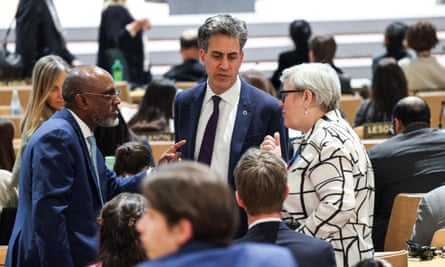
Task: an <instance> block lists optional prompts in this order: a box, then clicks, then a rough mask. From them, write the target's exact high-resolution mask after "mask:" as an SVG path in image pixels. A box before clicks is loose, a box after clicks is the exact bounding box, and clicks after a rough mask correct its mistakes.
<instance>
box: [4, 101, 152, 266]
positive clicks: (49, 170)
mask: <svg viewBox="0 0 445 267" xmlns="http://www.w3.org/2000/svg"><path fill="white" fill-rule="evenodd" d="M97 165H98V171H99V176H100V188H101V191H102V197H103V199H104V201H106V200H109V199H111V198H112V197H113V196H115V195H116V194H118V193H120V192H123V191H137V190H138V189H139V182H140V180H141V179H142V178H143V177H144V173H141V174H138V175H136V176H134V177H131V178H128V179H117V178H116V175H115V173H114V172H112V171H110V170H108V169H107V168H106V167H105V164H104V159H103V156H102V154H101V153H100V151H98V153H97ZM19 188H20V189H19V190H20V196H19V205H18V210H17V217H16V221H15V225H14V229H13V232H12V235H11V239H10V240H9V245H8V248H9V249H8V254H7V259H6V266H11V267H13V266H23V267H25V266H44V265H45V263H48V266H64V267H70V266H85V265H86V264H87V263H88V262H91V261H93V260H94V257H95V253H96V251H97V247H98V239H97V233H98V228H97V223H96V219H97V216H98V214H99V211H100V209H101V203H100V197H99V190H98V184H97V180H96V175H95V172H94V167H93V163H92V162H91V159H90V156H89V153H88V148H87V145H86V143H85V139H84V137H83V136H82V133H81V130H80V128H79V126H78V124H77V122H76V121H75V119H74V117H73V116H72V114H71V113H70V112H69V111H68V110H67V109H63V110H62V111H60V112H58V113H56V114H54V115H53V116H52V117H51V118H50V119H49V120H48V121H46V122H45V123H44V124H42V126H40V128H39V129H38V130H37V131H36V132H35V133H34V134H33V135H32V137H31V139H30V140H29V143H28V145H27V146H26V149H25V152H24V154H23V160H22V165H21V172H20V187H19ZM14 249H15V251H16V253H17V255H16V256H15V257H14V256H13V250H14Z"/></svg>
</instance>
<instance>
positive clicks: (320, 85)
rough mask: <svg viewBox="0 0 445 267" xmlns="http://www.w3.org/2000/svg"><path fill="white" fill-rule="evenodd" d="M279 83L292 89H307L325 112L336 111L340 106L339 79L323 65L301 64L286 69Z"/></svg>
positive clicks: (328, 66)
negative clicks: (286, 84)
mask: <svg viewBox="0 0 445 267" xmlns="http://www.w3.org/2000/svg"><path fill="white" fill-rule="evenodd" d="M280 79H281V81H282V82H283V83H285V82H287V83H288V84H289V85H290V86H291V87H292V88H295V89H297V88H300V89H309V90H311V91H312V92H313V93H314V95H315V101H316V103H317V104H319V105H322V106H324V108H325V111H326V112H328V111H331V110H333V109H337V108H338V107H339V105H340V97H341V88H340V79H339V78H338V75H337V73H336V72H335V70H334V69H333V68H332V67H331V66H330V65H329V64H325V63H302V64H299V65H295V66H293V67H290V68H287V69H285V70H284V71H283V74H282V75H281V78H280Z"/></svg>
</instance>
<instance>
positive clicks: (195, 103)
mask: <svg viewBox="0 0 445 267" xmlns="http://www.w3.org/2000/svg"><path fill="white" fill-rule="evenodd" d="M206 85H207V84H206V83H201V84H200V85H198V88H197V89H196V90H195V92H194V94H193V95H192V97H191V101H187V102H186V104H187V105H186V107H185V108H184V112H185V113H186V116H185V118H186V119H187V120H186V122H187V124H189V125H191V126H192V127H187V129H190V130H189V131H187V132H186V134H187V136H184V138H185V139H186V140H187V144H188V152H187V153H185V154H187V155H189V156H190V159H193V156H194V154H195V145H196V144H195V143H196V130H197V129H198V121H199V117H200V115H201V108H202V101H204V95H205V90H206Z"/></svg>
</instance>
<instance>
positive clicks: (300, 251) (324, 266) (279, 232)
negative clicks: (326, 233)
mask: <svg viewBox="0 0 445 267" xmlns="http://www.w3.org/2000/svg"><path fill="white" fill-rule="evenodd" d="M235 242H236V243H241V242H257V243H270V244H276V245H279V246H282V247H287V248H288V249H289V250H290V251H291V252H292V254H293V255H294V257H295V258H296V260H297V261H298V265H299V266H300V267H312V266H317V267H335V266H336V263H335V255H334V249H333V248H332V245H331V244H330V243H328V242H326V241H324V240H321V239H318V238H315V237H310V236H307V235H304V234H302V233H298V232H295V231H293V230H291V229H290V228H289V227H287V226H286V225H285V224H284V223H283V222H264V223H259V224H257V225H255V226H253V227H252V228H250V229H249V230H248V231H247V233H246V235H245V236H243V237H241V238H239V239H237V240H236V241H235Z"/></svg>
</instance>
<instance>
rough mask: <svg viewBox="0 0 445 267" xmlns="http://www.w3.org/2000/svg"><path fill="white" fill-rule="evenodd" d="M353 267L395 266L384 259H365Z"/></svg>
mask: <svg viewBox="0 0 445 267" xmlns="http://www.w3.org/2000/svg"><path fill="white" fill-rule="evenodd" d="M352 267H393V266H392V264H391V263H389V262H387V261H386V260H384V259H378V258H374V259H363V260H361V261H360V262H358V263H357V264H355V265H354V266H352Z"/></svg>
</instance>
